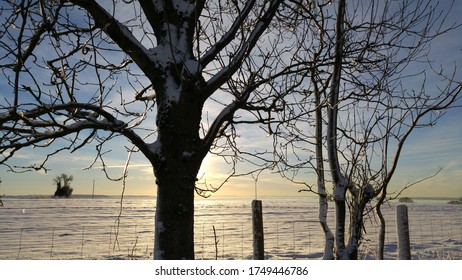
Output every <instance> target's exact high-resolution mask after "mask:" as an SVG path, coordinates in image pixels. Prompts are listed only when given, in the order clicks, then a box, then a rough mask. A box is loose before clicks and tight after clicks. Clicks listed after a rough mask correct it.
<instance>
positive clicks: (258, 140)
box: [0, 1, 462, 197]
mask: <svg viewBox="0 0 462 280" xmlns="http://www.w3.org/2000/svg"><path fill="white" fill-rule="evenodd" d="M443 2H444V3H445V4H446V2H447V1H443ZM452 10H453V13H452V16H453V17H452V18H450V20H451V19H452V20H453V21H457V20H458V21H459V22H460V19H459V15H460V14H462V2H461V1H456V3H455V6H454V7H453V9H452ZM460 38H462V29H461V28H459V29H458V30H457V31H456V32H453V33H452V34H450V35H448V36H444V37H442V38H440V40H439V41H437V42H435V43H434V44H433V48H432V53H433V57H434V58H435V62H436V63H437V64H440V65H441V66H442V67H443V68H445V69H451V68H452V67H453V66H454V62H456V63H457V64H458V65H459V68H461V67H462V40H461V39H460ZM460 77H462V71H461V70H458V75H457V76H456V78H458V80H462V78H460ZM206 110H210V111H216V108H212V107H210V108H206ZM242 131H243V132H244V133H243V134H242V136H241V137H240V139H239V141H240V142H239V144H240V145H242V146H246V145H247V146H249V145H255V146H264V145H271V143H270V141H271V139H270V138H266V137H265V136H264V135H263V134H262V133H260V134H257V133H255V131H256V129H254V128H245V129H243V130H242ZM125 144H126V145H129V144H128V142H126V141H125V140H123V139H122V138H120V139H118V140H116V141H112V142H111V143H109V144H108V146H106V148H107V149H112V150H113V152H112V154H111V157H110V158H108V159H107V164H108V168H107V170H108V172H109V175H111V176H112V177H115V178H117V177H120V176H121V175H122V172H123V168H124V166H125V163H126V159H127V153H126V152H125V149H121V147H123V146H124V145H125ZM47 152H50V150H48V151H46V150H40V149H32V148H29V149H25V150H23V151H21V152H19V153H18V154H17V157H16V158H15V159H13V160H12V161H10V162H9V164H11V165H21V164H23V165H27V164H30V163H32V162H39V161H40V160H41V159H43V156H44V155H45V154H46V153H47ZM94 154H95V147H93V146H88V147H86V148H84V149H82V150H79V151H77V152H76V153H74V154H66V153H61V154H59V155H58V156H55V157H53V158H51V159H50V160H49V165H48V168H49V169H50V170H49V171H48V172H46V173H45V172H43V171H40V172H27V173H21V174H17V173H12V172H9V171H7V169H6V168H5V167H4V166H0V178H1V180H2V183H1V185H0V195H1V194H5V195H7V196H8V195H30V194H44V195H51V194H53V193H54V190H55V186H54V185H53V182H52V180H53V178H55V177H56V176H58V175H59V174H61V173H66V174H71V175H73V176H74V181H73V183H72V185H71V186H72V187H73V188H74V189H75V191H74V193H75V194H91V192H92V187H93V181H95V193H96V194H103V195H120V194H121V193H122V188H123V185H122V182H121V181H116V182H113V181H110V180H108V179H107V178H106V176H105V174H104V173H103V172H101V168H100V167H97V166H96V167H93V168H92V169H91V170H84V168H85V167H87V166H89V165H90V164H91V163H92V161H93V159H94V158H93V157H94ZM440 167H441V168H442V171H441V172H440V173H439V174H438V175H437V176H436V177H434V178H432V179H429V180H426V181H424V182H422V183H420V184H418V185H415V186H413V187H412V188H411V189H409V190H407V191H406V192H405V193H404V195H407V196H414V197H421V196H424V197H462V108H455V109H453V110H451V111H449V112H448V113H447V114H446V115H445V116H444V117H443V118H442V119H441V120H440V121H439V122H438V124H437V125H436V126H434V127H431V128H425V129H419V130H417V131H415V132H414V133H413V135H412V136H411V138H410V139H409V140H408V142H406V144H405V147H404V152H403V154H402V156H401V159H400V163H399V166H398V170H397V172H396V174H395V176H394V178H393V180H392V182H391V190H392V191H393V190H399V189H400V188H401V187H404V186H405V185H406V184H408V183H412V182H414V181H417V180H419V179H422V178H424V177H427V176H429V175H431V174H433V173H435V172H436V171H437V170H438V169H439V168H440ZM241 168H244V169H245V168H246V167H245V165H244V166H242V167H241ZM229 169H230V166H229V165H227V164H226V163H225V162H224V161H223V160H222V159H220V158H217V157H213V156H208V157H207V158H206V160H205V161H204V164H203V167H202V169H201V171H200V174H199V176H202V174H205V177H204V178H207V183H208V184H212V185H213V186H218V185H219V184H220V182H221V181H222V180H223V179H224V178H226V176H227V172H228V171H229ZM309 176H310V175H307V180H308V181H309V182H310V183H314V182H315V178H313V177H309ZM257 188H258V195H259V196H283V197H284V196H286V197H289V196H290V197H291V196H299V195H300V194H299V193H298V190H299V189H300V188H301V187H300V186H298V185H294V184H291V183H290V182H288V181H287V180H284V179H281V178H280V176H279V175H278V174H272V172H271V171H265V172H263V173H262V174H260V177H259V180H258V183H257ZM254 190H255V180H254V179H253V178H252V177H250V176H247V177H237V178H233V179H231V180H230V181H229V182H228V183H227V184H226V185H224V186H223V187H222V189H221V190H220V191H218V192H217V193H216V194H215V195H216V196H254ZM155 191H156V188H155V183H154V176H153V172H152V167H151V166H150V165H149V162H148V161H147V160H146V159H144V158H143V156H142V155H140V154H134V155H133V157H132V160H131V164H130V168H129V171H128V178H127V181H126V190H125V194H128V195H155Z"/></svg>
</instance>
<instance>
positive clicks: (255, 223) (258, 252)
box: [252, 199, 265, 260]
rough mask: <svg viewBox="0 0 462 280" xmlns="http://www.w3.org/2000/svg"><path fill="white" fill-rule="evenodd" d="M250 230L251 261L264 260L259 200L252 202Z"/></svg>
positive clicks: (261, 213)
mask: <svg viewBox="0 0 462 280" xmlns="http://www.w3.org/2000/svg"><path fill="white" fill-rule="evenodd" d="M252 230H253V259H254V260H263V259H264V258H265V245H264V236H263V211H262V203H261V200H256V199H255V200H253V201H252Z"/></svg>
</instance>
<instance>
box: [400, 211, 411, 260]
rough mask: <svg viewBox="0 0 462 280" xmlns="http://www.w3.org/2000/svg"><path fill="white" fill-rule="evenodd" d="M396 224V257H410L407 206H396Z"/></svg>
mask: <svg viewBox="0 0 462 280" xmlns="http://www.w3.org/2000/svg"><path fill="white" fill-rule="evenodd" d="M396 226H397V231H398V259H399V260H410V259H411V242H410V239H409V219H408V213H407V206H406V205H404V204H402V205H398V206H397V207H396Z"/></svg>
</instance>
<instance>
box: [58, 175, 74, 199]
mask: <svg viewBox="0 0 462 280" xmlns="http://www.w3.org/2000/svg"><path fill="white" fill-rule="evenodd" d="M73 179H74V177H73V176H72V175H71V176H68V175H66V174H64V173H63V174H61V175H59V176H57V177H56V178H54V179H53V182H54V183H55V184H56V191H55V194H54V196H55V197H65V198H69V197H71V195H72V192H73V191H74V189H73V188H71V186H70V185H71V182H72V180H73Z"/></svg>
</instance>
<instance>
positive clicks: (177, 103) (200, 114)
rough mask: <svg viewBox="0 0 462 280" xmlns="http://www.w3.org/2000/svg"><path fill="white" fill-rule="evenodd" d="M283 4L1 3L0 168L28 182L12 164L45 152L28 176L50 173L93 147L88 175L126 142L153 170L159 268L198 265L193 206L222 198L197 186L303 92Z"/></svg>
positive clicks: (277, 0) (184, 0) (188, 0)
mask: <svg viewBox="0 0 462 280" xmlns="http://www.w3.org/2000/svg"><path fill="white" fill-rule="evenodd" d="M281 2H283V1H282V0H271V1H263V0H262V1H260V0H250V1H240V0H236V1H234V0H233V1H205V0H199V1H198V0H194V1H192V0H175V1H150V0H140V1H132V0H113V1H86V0H68V1H66V0H55V1H45V0H18V1H13V0H11V1H3V2H2V4H1V6H2V8H1V10H0V13H1V17H2V26H1V29H0V38H1V43H0V59H1V60H0V65H1V69H2V74H3V76H2V79H1V81H0V83H1V85H2V89H3V91H2V95H1V98H2V101H1V103H0V104H1V105H0V129H1V130H0V131H1V132H0V133H1V134H0V135H1V141H0V151H1V154H2V158H1V159H0V163H2V164H4V165H7V166H8V167H9V168H10V169H11V170H14V171H22V170H23V169H19V170H18V168H17V167H15V166H11V165H8V160H9V159H11V158H13V157H14V156H15V155H16V154H17V153H18V152H19V151H20V150H22V149H24V148H26V147H40V148H46V150H47V151H49V152H48V155H47V156H45V158H44V160H43V162H42V163H41V164H34V165H31V166H25V167H23V168H26V170H40V169H46V163H47V161H48V160H49V158H50V157H51V156H53V155H55V154H58V153H59V152H62V151H70V152H75V151H77V150H79V149H81V148H82V147H84V146H88V145H93V146H95V147H96V152H97V153H96V156H95V161H94V162H93V163H92V164H91V165H90V167H92V166H95V165H96V164H97V163H99V162H100V163H101V165H102V166H103V167H105V166H106V164H105V158H106V155H107V153H108V152H109V151H108V150H107V148H105V147H106V146H105V144H106V143H108V142H109V141H110V140H114V139H120V137H121V136H122V138H123V139H127V140H128V142H123V141H122V142H121V143H123V144H121V145H123V146H124V149H126V150H127V152H129V153H133V152H140V153H142V154H143V155H144V156H145V157H146V158H147V160H148V161H149V162H150V163H151V164H152V166H153V170H154V174H155V178H156V184H157V206H156V223H155V242H154V243H155V246H154V247H155V254H154V255H155V258H156V259H193V258H194V242H193V241H194V238H193V221H194V219H193V215H194V195H195V192H197V193H199V194H201V195H204V192H207V191H213V190H214V189H209V188H208V187H205V188H198V187H197V186H196V180H197V173H198V171H199V168H200V166H201V162H202V160H203V159H204V157H205V156H206V154H207V153H208V152H209V151H210V150H213V151H214V152H215V153H221V154H223V155H225V154H226V153H224V152H225V151H233V152H234V154H236V153H237V152H236V151H237V145H236V143H235V141H236V136H237V133H236V125H238V124H246V123H255V122H260V123H269V122H270V120H271V112H274V111H280V110H281V108H283V106H284V105H283V101H282V100H283V99H284V97H283V95H284V94H283V93H281V92H283V91H287V90H290V89H291V88H293V86H292V84H294V85H296V84H300V79H301V78H298V77H295V78H294V77H293V78H291V79H286V78H284V77H287V76H288V74H290V73H295V72H297V71H298V70H299V68H300V67H301V68H303V67H305V66H301V64H296V63H293V61H292V60H288V61H283V57H288V56H289V55H290V54H291V53H293V52H294V51H295V50H294V46H293V45H287V44H283V43H282V42H283V37H281V36H283V35H284V34H283V33H282V32H280V31H279V28H278V23H277V22H273V18H274V16H275V14H276V13H284V12H285V10H280V11H278V9H279V6H280V4H281ZM305 68H306V67H305ZM210 104H215V106H219V108H220V111H219V113H217V114H216V115H215V116H213V115H207V114H205V110H206V109H204V108H205V106H210ZM238 110H240V111H241V112H247V113H242V115H239V116H238V115H237V113H236V112H237V111H238ZM259 112H263V114H264V115H267V116H265V117H263V116H262V113H259ZM153 116H154V117H155V120H154V117H153ZM231 154H232V153H231ZM257 156H258V154H257ZM265 166H266V165H265ZM263 167H264V166H262V168H263Z"/></svg>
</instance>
